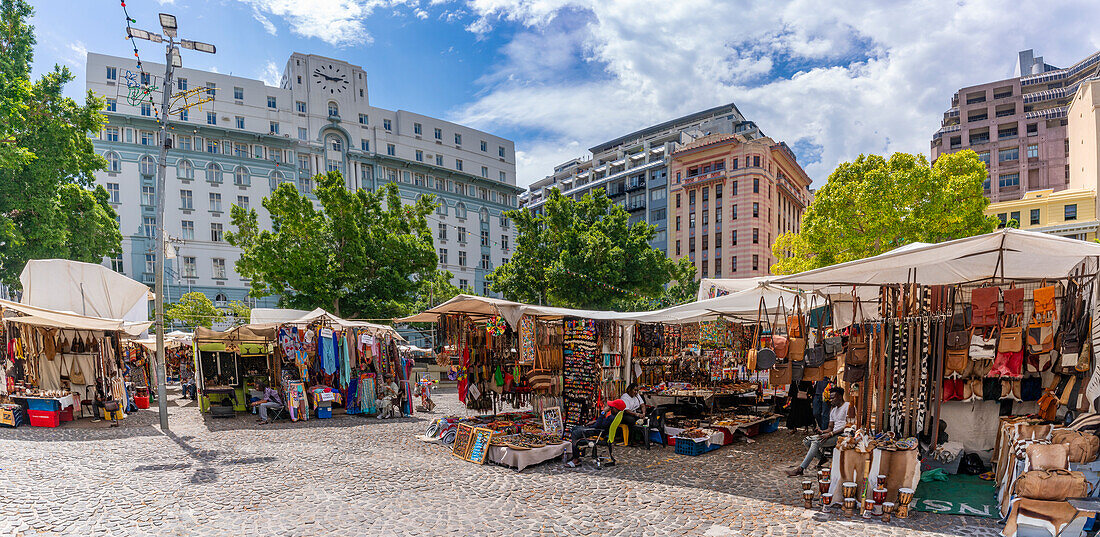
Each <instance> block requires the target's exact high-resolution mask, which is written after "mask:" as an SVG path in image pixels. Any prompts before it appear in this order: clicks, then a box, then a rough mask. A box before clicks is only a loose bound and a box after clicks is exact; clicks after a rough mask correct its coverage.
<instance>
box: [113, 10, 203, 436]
mask: <svg viewBox="0 0 1100 537" xmlns="http://www.w3.org/2000/svg"><path fill="white" fill-rule="evenodd" d="M160 27H161V30H163V31H164V35H165V36H167V37H168V39H167V41H168V44H167V45H166V46H165V49H164V85H163V90H162V94H161V104H160V159H159V160H158V161H157V188H156V196H157V239H156V240H157V246H156V248H154V249H153V251H154V252H156V259H157V274H156V276H157V280H156V295H157V298H156V310H157V316H156V317H157V403H158V406H159V407H160V428H161V429H162V430H165V431H167V430H168V396H167V393H166V392H167V388H166V386H165V377H166V375H167V372H166V371H165V367H164V258H165V257H167V256H166V252H167V248H168V243H167V241H166V238H167V237H166V236H165V233H164V178H165V175H166V174H167V167H168V149H169V148H170V147H171V145H172V143H171V141H170V140H169V139H168V117H169V115H168V107H169V102H170V99H169V98H170V97H171V95H172V73H173V70H174V69H175V68H177V67H182V66H183V59H182V58H180V49H179V47H178V46H177V45H180V46H182V47H183V48H185V49H190V50H197V51H199V52H206V53H209V54H213V53H214V52H215V51H216V49H215V48H214V45H211V44H208V43H199V42H195V41H188V40H186V39H184V40H180V41H176V31H177V30H178V28H177V26H176V16H175V15H169V14H168V13H161V14H160ZM127 34H128V35H129V36H130V37H133V38H136V39H144V40H146V41H152V42H154V43H162V42H164V41H165V39H164V37H163V36H161V35H159V34H155V33H152V32H147V31H145V30H139V29H137V28H130V27H127Z"/></svg>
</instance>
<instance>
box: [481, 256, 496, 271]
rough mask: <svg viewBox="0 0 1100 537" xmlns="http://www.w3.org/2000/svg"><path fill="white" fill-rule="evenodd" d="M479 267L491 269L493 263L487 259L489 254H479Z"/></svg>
mask: <svg viewBox="0 0 1100 537" xmlns="http://www.w3.org/2000/svg"><path fill="white" fill-rule="evenodd" d="M481 269H482V270H493V263H492V261H490V260H489V254H481Z"/></svg>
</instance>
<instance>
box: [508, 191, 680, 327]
mask: <svg viewBox="0 0 1100 537" xmlns="http://www.w3.org/2000/svg"><path fill="white" fill-rule="evenodd" d="M543 211H544V212H543V214H539V215H535V214H532V213H530V212H528V211H522V210H520V211H509V212H508V213H507V216H508V217H509V218H511V219H512V220H513V221H514V222H515V224H516V230H517V232H518V235H517V238H516V250H515V253H514V255H513V256H512V258H511V260H510V261H509V262H508V263H506V264H504V265H501V266H499V267H497V269H496V270H494V271H493V273H492V274H491V275H490V276H489V279H490V283H491V288H492V289H493V291H496V292H498V293H501V294H503V295H504V296H505V297H506V298H509V299H512V300H518V301H521V302H530V303H536V304H537V303H543V304H554V305H558V306H566V307H574V308H586V309H608V308H611V307H614V306H615V305H619V304H622V303H624V301H629V300H631V299H633V298H637V297H638V295H641V296H642V297H645V298H651V299H652V298H656V297H658V296H660V295H661V294H662V293H663V292H664V285H665V284H666V283H668V281H669V280H670V279H671V278H672V277H673V272H674V268H675V265H674V264H673V262H672V261H671V260H669V259H668V258H667V257H665V256H664V254H662V253H661V252H660V250H656V249H653V248H651V247H650V246H649V241H650V240H651V239H652V238H653V236H654V235H655V234H656V228H655V227H654V226H651V225H649V224H647V223H645V222H638V223H636V224H634V225H630V224H629V222H628V221H629V214H628V213H627V212H626V210H625V209H623V208H622V207H621V206H619V205H617V204H614V203H612V202H611V200H610V199H608V198H607V195H606V194H605V193H604V191H603V190H602V189H599V190H596V192H595V193H594V194H587V195H585V196H584V197H583V198H581V200H579V201H574V200H573V199H571V198H567V197H565V196H563V195H562V194H561V193H560V192H558V191H557V189H553V190H551V191H550V195H549V197H548V198H547V200H546V204H545V205H544V206H543ZM624 291H625V292H624Z"/></svg>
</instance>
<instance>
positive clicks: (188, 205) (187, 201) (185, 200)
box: [180, 190, 195, 211]
mask: <svg viewBox="0 0 1100 537" xmlns="http://www.w3.org/2000/svg"><path fill="white" fill-rule="evenodd" d="M194 208H195V199H194V195H193V194H192V193H191V191H190V190H180V209H183V210H185V211H190V210H192V209H194Z"/></svg>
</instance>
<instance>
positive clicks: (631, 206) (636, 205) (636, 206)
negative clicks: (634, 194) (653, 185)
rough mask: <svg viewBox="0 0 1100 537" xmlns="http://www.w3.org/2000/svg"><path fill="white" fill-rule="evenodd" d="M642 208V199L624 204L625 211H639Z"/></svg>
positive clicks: (643, 206) (643, 204)
mask: <svg viewBox="0 0 1100 537" xmlns="http://www.w3.org/2000/svg"><path fill="white" fill-rule="evenodd" d="M643 209H645V202H644V201H635V202H632V203H628V204H627V205H626V210H627V212H631V213H633V212H637V211H641V210H643Z"/></svg>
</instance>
